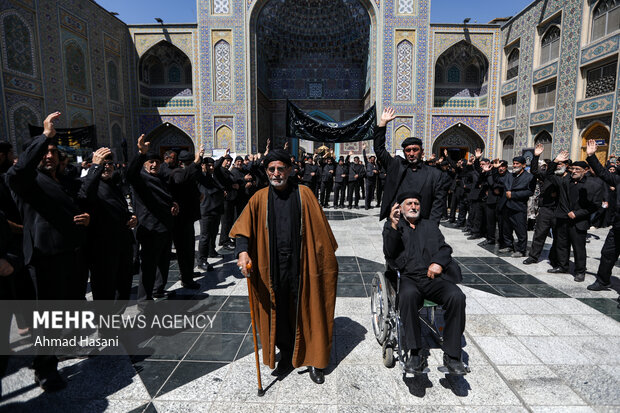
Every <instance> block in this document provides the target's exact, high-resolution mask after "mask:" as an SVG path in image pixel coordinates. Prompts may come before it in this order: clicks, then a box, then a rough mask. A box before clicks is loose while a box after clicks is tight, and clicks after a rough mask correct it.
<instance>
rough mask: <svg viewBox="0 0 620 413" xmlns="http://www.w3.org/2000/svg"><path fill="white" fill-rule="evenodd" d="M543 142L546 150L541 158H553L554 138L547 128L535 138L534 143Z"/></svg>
mask: <svg viewBox="0 0 620 413" xmlns="http://www.w3.org/2000/svg"><path fill="white" fill-rule="evenodd" d="M538 144H542V145H543V147H544V148H545V150H544V151H543V153H542V155H540V158H539V159H551V149H552V147H553V138H552V136H551V134H550V133H549V132H547V131H546V130H544V131H541V132H540V133H539V134H538V135H536V138H534V145H538Z"/></svg>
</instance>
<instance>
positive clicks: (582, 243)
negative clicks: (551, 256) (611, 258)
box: [554, 218, 602, 274]
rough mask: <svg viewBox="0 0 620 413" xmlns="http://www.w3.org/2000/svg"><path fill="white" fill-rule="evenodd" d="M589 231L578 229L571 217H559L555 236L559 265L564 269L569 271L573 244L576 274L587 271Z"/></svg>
mask: <svg viewBox="0 0 620 413" xmlns="http://www.w3.org/2000/svg"><path fill="white" fill-rule="evenodd" d="M587 232H588V231H587V230H583V231H582V230H578V229H577V228H576V227H575V224H574V223H573V222H571V220H570V219H564V218H557V220H556V226H555V232H554V236H556V237H557V242H556V248H557V256H558V266H559V267H560V268H561V269H562V270H563V271H565V272H568V268H569V259H570V248H571V246H572V247H573V256H574V258H575V274H583V273H585V272H586V235H587ZM601 258H602V257H601Z"/></svg>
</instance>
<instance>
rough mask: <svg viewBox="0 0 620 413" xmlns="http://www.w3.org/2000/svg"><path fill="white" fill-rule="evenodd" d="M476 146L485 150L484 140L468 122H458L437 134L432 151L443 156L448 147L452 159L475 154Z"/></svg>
mask: <svg viewBox="0 0 620 413" xmlns="http://www.w3.org/2000/svg"><path fill="white" fill-rule="evenodd" d="M476 148H480V149H483V150H484V148H485V144H484V140H483V139H482V138H481V137H480V135H478V134H477V133H476V132H475V131H474V130H473V129H471V128H470V127H469V126H467V125H466V124H464V123H458V124H456V125H454V126H451V127H449V128H448V129H446V130H445V131H443V132H442V133H441V134H440V135H439V136H437V138H436V139H435V142H433V150H432V153H434V154H435V155H437V156H441V154H442V153H443V151H444V149H447V150H448V154H449V156H450V157H451V158H452V159H459V158H464V157H467V156H469V155H470V154H473V153H474V151H475V150H476Z"/></svg>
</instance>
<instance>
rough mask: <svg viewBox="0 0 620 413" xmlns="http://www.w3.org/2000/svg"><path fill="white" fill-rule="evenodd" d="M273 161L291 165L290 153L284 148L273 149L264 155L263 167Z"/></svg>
mask: <svg viewBox="0 0 620 413" xmlns="http://www.w3.org/2000/svg"><path fill="white" fill-rule="evenodd" d="M274 161H280V162H282V163H283V164H284V165H287V166H291V154H290V153H288V152H287V151H285V150H284V149H273V150H271V151H269V153H268V154H267V155H265V158H264V160H263V162H264V165H265V168H267V167H268V166H269V164H270V163H271V162H274Z"/></svg>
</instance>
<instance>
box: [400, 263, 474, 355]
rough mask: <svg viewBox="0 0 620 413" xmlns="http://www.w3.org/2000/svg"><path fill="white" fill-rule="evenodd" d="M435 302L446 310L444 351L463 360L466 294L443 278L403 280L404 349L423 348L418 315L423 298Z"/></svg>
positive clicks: (409, 278)
mask: <svg viewBox="0 0 620 413" xmlns="http://www.w3.org/2000/svg"><path fill="white" fill-rule="evenodd" d="M425 298H426V299H428V300H431V301H434V302H435V303H437V304H439V305H441V306H442V308H443V310H444V311H445V314H444V319H445V322H446V328H445V330H444V333H443V351H444V352H445V353H446V354H448V355H449V356H450V357H454V358H461V336H462V335H463V331H465V294H463V291H461V289H460V288H459V287H457V286H456V284H454V283H451V282H450V281H446V280H445V279H443V278H441V277H437V278H435V279H430V278H428V277H426V276H425V275H423V276H418V277H407V276H405V277H401V279H400V291H399V294H398V309H399V311H400V319H401V326H402V331H401V332H402V341H401V343H402V346H403V350H404V351H407V350H419V349H421V348H422V332H421V329H420V317H419V314H418V312H419V311H420V308H422V306H423V305H424V299H425Z"/></svg>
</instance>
